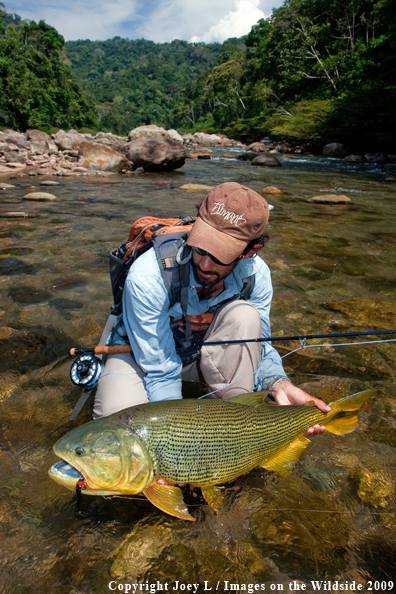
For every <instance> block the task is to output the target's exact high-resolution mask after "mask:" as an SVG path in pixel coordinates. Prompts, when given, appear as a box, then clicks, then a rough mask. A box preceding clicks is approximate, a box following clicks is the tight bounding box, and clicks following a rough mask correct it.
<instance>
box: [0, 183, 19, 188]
mask: <svg viewBox="0 0 396 594" xmlns="http://www.w3.org/2000/svg"><path fill="white" fill-rule="evenodd" d="M11 188H16V186H13V185H12V184H6V183H5V182H0V190H10V189H11Z"/></svg>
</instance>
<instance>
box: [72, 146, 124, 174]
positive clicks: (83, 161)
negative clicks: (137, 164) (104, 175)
mask: <svg viewBox="0 0 396 594" xmlns="http://www.w3.org/2000/svg"><path fill="white" fill-rule="evenodd" d="M78 157H79V158H78V167H85V168H86V169H91V170H92V169H93V170H96V171H113V172H116V173H118V172H120V171H122V170H123V169H127V170H129V171H130V170H131V168H132V166H131V163H130V162H129V161H128V159H126V158H125V157H124V156H123V155H121V154H120V153H118V152H117V151H115V150H114V149H112V148H110V147H109V146H107V145H106V144H96V143H94V142H83V143H82V144H81V145H80V149H79V155H78Z"/></svg>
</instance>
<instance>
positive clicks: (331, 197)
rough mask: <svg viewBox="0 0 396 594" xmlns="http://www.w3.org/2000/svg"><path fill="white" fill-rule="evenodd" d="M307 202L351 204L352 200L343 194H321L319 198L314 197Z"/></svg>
mask: <svg viewBox="0 0 396 594" xmlns="http://www.w3.org/2000/svg"><path fill="white" fill-rule="evenodd" d="M308 202H316V203H317V204H352V200H351V199H350V198H348V196H344V195H343V194H322V195H321V196H314V197H313V198H310V199H309V200H308Z"/></svg>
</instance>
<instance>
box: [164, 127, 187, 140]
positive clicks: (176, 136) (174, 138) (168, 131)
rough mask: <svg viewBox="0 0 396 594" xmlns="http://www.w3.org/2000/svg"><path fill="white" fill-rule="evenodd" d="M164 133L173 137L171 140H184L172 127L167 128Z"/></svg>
mask: <svg viewBox="0 0 396 594" xmlns="http://www.w3.org/2000/svg"><path fill="white" fill-rule="evenodd" d="M166 133H167V134H168V136H170V137H171V138H173V140H177V141H178V142H181V143H183V142H184V140H183V136H180V134H179V132H178V131H177V130H173V128H171V129H170V130H167V132H166Z"/></svg>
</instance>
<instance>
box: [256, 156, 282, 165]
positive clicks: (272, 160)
mask: <svg viewBox="0 0 396 594" xmlns="http://www.w3.org/2000/svg"><path fill="white" fill-rule="evenodd" d="M252 165H254V166H258V167H280V166H281V163H280V161H279V160H278V159H277V158H276V157H274V156H273V155H269V154H268V153H267V154H265V155H259V156H258V157H256V158H255V159H253V161H252Z"/></svg>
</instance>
